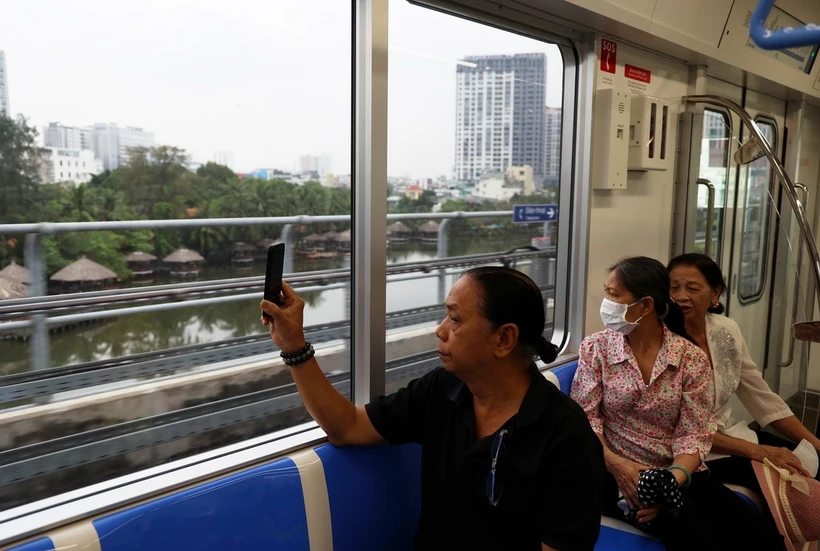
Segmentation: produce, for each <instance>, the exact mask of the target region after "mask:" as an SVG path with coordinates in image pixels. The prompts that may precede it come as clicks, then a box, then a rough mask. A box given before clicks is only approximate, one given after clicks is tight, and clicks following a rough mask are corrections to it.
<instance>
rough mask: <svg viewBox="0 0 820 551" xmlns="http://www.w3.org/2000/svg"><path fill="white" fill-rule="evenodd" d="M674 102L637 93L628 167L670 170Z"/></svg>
mask: <svg viewBox="0 0 820 551" xmlns="http://www.w3.org/2000/svg"><path fill="white" fill-rule="evenodd" d="M671 111H672V105H671V103H670V102H668V101H665V100H662V99H658V98H653V97H650V96H634V97H633V98H632V106H631V110H630V122H629V170H668V169H669V160H670V157H671V156H672V151H671V149H672V142H671V130H672V116H671V114H672V113H671Z"/></svg>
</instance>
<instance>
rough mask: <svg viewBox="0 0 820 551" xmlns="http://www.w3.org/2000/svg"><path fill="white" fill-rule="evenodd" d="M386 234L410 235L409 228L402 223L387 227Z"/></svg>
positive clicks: (394, 223)
mask: <svg viewBox="0 0 820 551" xmlns="http://www.w3.org/2000/svg"><path fill="white" fill-rule="evenodd" d="M387 233H410V228H408V227H407V224H405V223H404V222H401V221H399V222H393V223H392V224H390V225H389V226H387Z"/></svg>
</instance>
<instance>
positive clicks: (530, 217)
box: [513, 205, 558, 224]
mask: <svg viewBox="0 0 820 551" xmlns="http://www.w3.org/2000/svg"><path fill="white" fill-rule="evenodd" d="M556 220H558V205H514V206H513V222H515V223H516V224H527V223H529V222H554V221H556Z"/></svg>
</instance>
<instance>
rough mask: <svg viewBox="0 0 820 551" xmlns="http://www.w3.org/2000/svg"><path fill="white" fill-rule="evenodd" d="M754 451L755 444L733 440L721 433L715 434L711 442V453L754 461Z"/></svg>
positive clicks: (739, 439) (731, 437) (737, 439)
mask: <svg viewBox="0 0 820 551" xmlns="http://www.w3.org/2000/svg"><path fill="white" fill-rule="evenodd" d="M756 450H757V444H755V443H754V442H747V441H746V440H743V439H741V438H735V437H734V436H729V435H728V434H723V433H722V432H716V433H715V437H714V439H713V440H712V451H713V452H715V453H720V454H726V455H735V456H737V457H745V458H747V459H754V457H755V453H756Z"/></svg>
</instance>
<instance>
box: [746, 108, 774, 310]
mask: <svg viewBox="0 0 820 551" xmlns="http://www.w3.org/2000/svg"><path fill="white" fill-rule="evenodd" d="M755 124H757V127H758V128H759V129H760V132H761V133H762V134H763V136H764V137H765V138H766V140H767V141H768V142H769V144H770V145H771V146H772V148H773V149H774V151H777V125H776V123H775V122H774V121H773V120H771V119H769V118H763V117H758V118H757V119H755ZM773 182H774V175H773V173H772V169H771V165H770V164H769V160H768V159H766V157H761V158H760V159H758V160H756V161H754V162H753V163H751V164H749V170H748V173H747V175H746V194H745V195H746V196H745V200H744V204H743V215H742V216H743V235H742V237H741V240H740V276H739V279H740V281H739V282H738V297H739V298H740V300H741V301H742V302H744V303H749V302H754V301H756V300H759V299H760V296H761V295H762V294H763V289H764V286H765V284H766V264H767V262H766V260H767V257H768V246H769V219H770V217H771V211H772V185H773Z"/></svg>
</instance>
